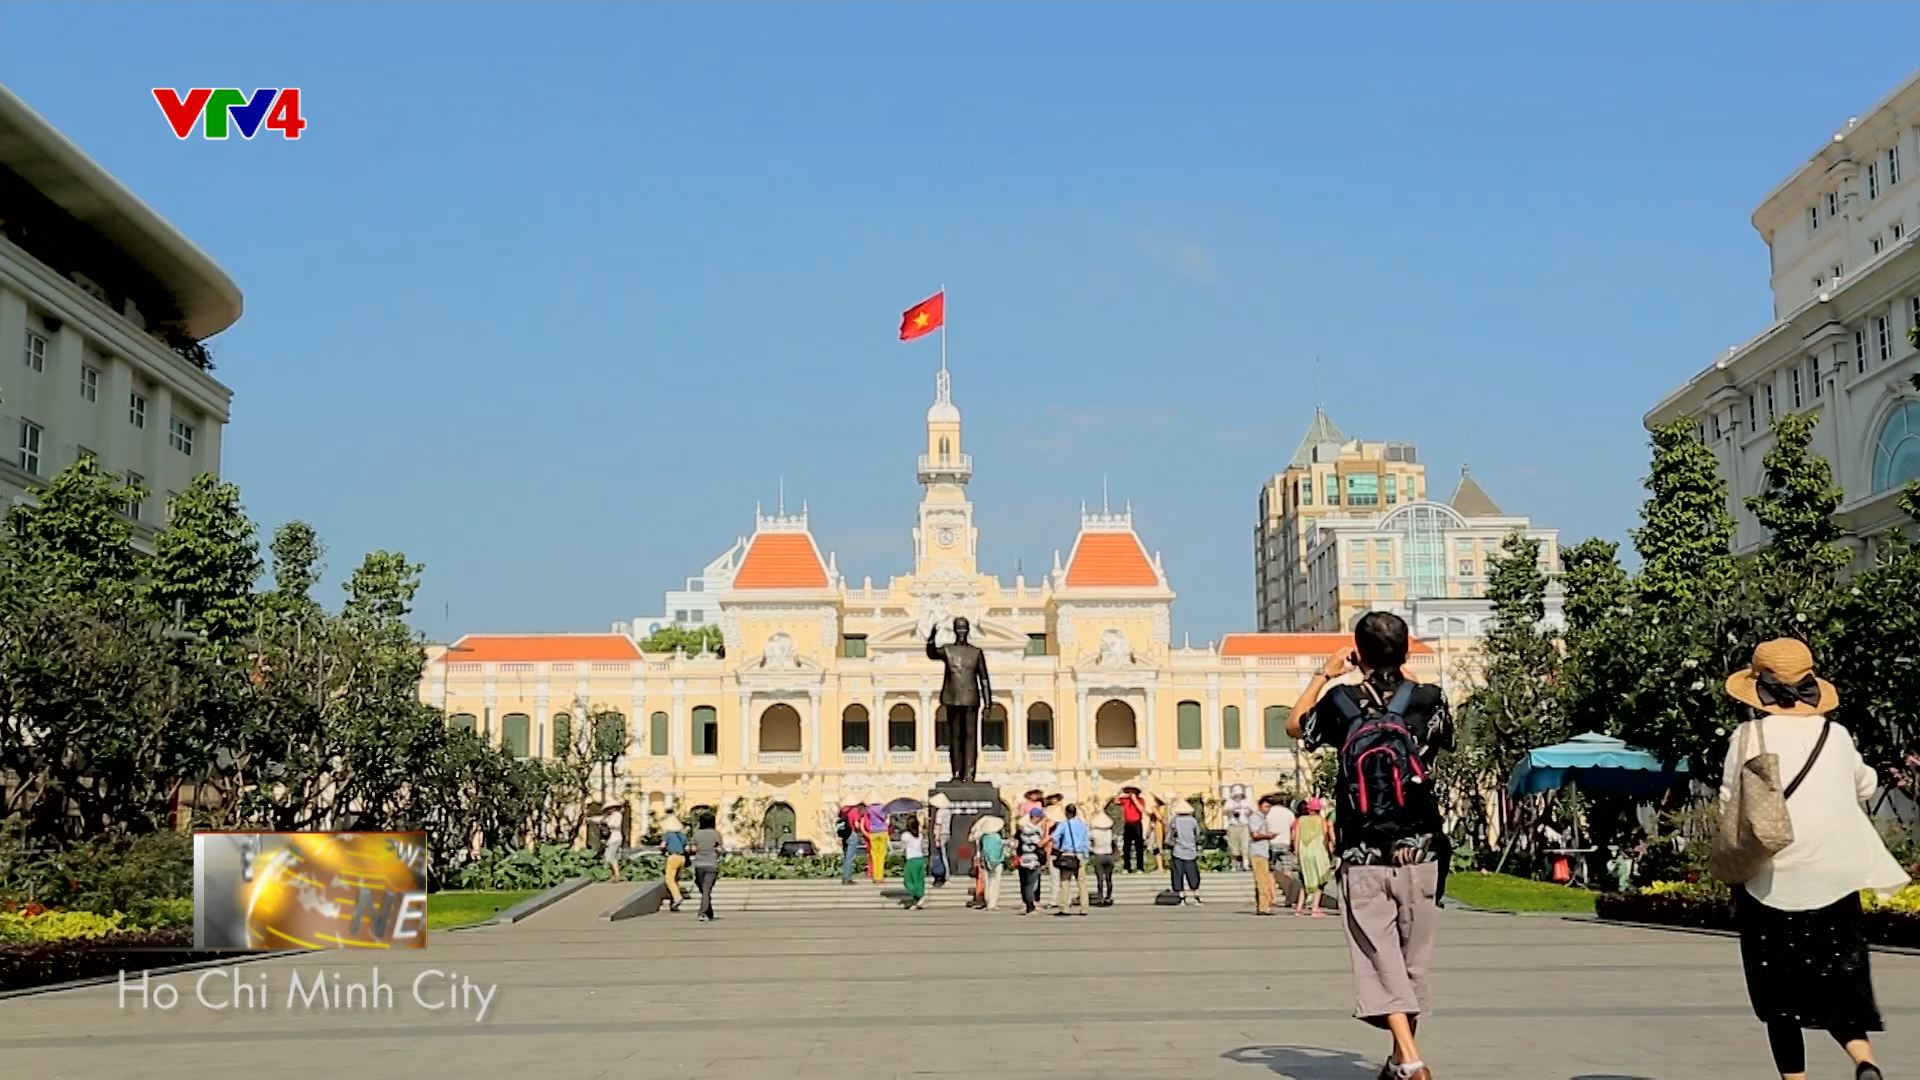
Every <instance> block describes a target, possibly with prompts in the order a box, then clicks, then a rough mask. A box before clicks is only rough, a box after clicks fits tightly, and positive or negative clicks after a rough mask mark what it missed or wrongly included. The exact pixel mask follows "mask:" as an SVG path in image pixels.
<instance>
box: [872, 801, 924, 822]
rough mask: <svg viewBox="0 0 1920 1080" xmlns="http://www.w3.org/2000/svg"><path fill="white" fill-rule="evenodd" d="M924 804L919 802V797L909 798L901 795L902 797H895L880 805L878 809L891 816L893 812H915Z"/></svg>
mask: <svg viewBox="0 0 1920 1080" xmlns="http://www.w3.org/2000/svg"><path fill="white" fill-rule="evenodd" d="M924 806H926V804H925V803H923V802H921V801H920V800H919V799H909V798H905V797H902V798H898V799H895V800H893V801H892V802H890V803H888V804H887V805H885V806H883V807H881V808H880V810H881V812H882V813H884V814H886V815H887V816H888V817H892V816H893V815H895V814H917V813H919V812H920V811H921V809H922V808H923V807H924Z"/></svg>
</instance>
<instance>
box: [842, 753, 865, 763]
mask: <svg viewBox="0 0 1920 1080" xmlns="http://www.w3.org/2000/svg"><path fill="white" fill-rule="evenodd" d="M840 760H841V761H842V762H845V763H846V764H848V765H865V764H866V763H867V752H866V751H865V750H842V751H840Z"/></svg>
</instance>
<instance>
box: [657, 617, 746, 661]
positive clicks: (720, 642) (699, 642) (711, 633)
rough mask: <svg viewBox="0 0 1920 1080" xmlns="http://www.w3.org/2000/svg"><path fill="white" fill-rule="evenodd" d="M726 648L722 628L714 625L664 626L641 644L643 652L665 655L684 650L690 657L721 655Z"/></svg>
mask: <svg viewBox="0 0 1920 1080" xmlns="http://www.w3.org/2000/svg"><path fill="white" fill-rule="evenodd" d="M725 647H726V638H725V637H724V636H723V635H722V634H721V633H720V628H719V627H718V626H715V625H714V624H712V623H706V624H704V625H701V626H663V627H661V628H660V629H658V630H655V631H654V632H653V634H652V635H651V636H649V637H648V638H647V639H646V640H645V641H642V642H641V643H640V650H641V651H642V652H650V653H663V652H672V651H673V650H675V649H684V650H686V653H687V655H688V656H696V655H698V654H700V653H702V652H707V653H713V654H714V655H719V654H720V653H721V651H722V650H723V649H724V648H725Z"/></svg>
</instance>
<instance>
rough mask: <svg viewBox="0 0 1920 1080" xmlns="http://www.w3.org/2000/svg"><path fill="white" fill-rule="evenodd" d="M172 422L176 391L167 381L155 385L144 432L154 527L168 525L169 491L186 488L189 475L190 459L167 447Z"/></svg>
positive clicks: (148, 406)
mask: <svg viewBox="0 0 1920 1080" xmlns="http://www.w3.org/2000/svg"><path fill="white" fill-rule="evenodd" d="M61 389H62V390H66V389H69V388H68V387H62V388H61ZM172 421H173V389H172V388H171V387H169V386H168V385H167V384H166V383H164V382H155V383H154V384H153V400H151V401H149V402H147V430H146V431H145V432H144V434H145V435H146V437H147V446H148V447H149V448H150V449H149V450H148V451H147V462H148V464H149V465H151V466H152V471H151V472H149V473H148V475H147V486H148V487H150V488H152V489H153V503H152V506H153V521H152V524H153V525H155V526H160V525H165V524H166V521H167V492H168V491H178V490H180V489H181V488H183V487H185V486H186V482H185V480H183V479H182V477H183V476H185V475H186V473H187V468H188V462H187V458H186V456H185V455H183V454H181V453H180V452H179V451H178V450H175V449H173V448H172V447H170V446H168V445H167V426H168V425H169V424H170V423H172Z"/></svg>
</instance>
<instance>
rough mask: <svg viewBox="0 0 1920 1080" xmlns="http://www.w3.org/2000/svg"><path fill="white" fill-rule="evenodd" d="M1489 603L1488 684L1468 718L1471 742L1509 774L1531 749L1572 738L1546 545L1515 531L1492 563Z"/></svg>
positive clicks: (1471, 703)
mask: <svg viewBox="0 0 1920 1080" xmlns="http://www.w3.org/2000/svg"><path fill="white" fill-rule="evenodd" d="M1487 597H1488V599H1489V600H1491V601H1492V607H1493V621H1492V624H1491V627H1490V628H1489V629H1488V631H1487V634H1486V638H1485V640H1484V641H1483V642H1482V643H1481V650H1480V654H1481V671H1482V681H1481V685H1480V686H1478V687H1477V688H1475V689H1474V690H1473V692H1472V693H1470V694H1469V695H1468V696H1467V700H1466V702H1465V706H1464V709H1463V712H1464V714H1465V715H1464V719H1465V720H1466V722H1467V727H1468V729H1469V732H1470V735H1469V738H1470V740H1471V741H1472V742H1474V743H1476V744H1478V745H1479V746H1481V747H1482V748H1483V749H1485V750H1486V751H1487V753H1488V754H1489V755H1491V757H1492V761H1493V765H1494V767H1495V768H1496V769H1497V770H1505V769H1509V768H1511V767H1512V766H1513V764H1514V763H1515V762H1517V761H1518V760H1519V759H1520V757H1521V755H1523V754H1525V753H1526V752H1527V751H1528V750H1530V749H1532V748H1534V747H1536V746H1544V745H1547V744H1549V743H1553V742H1557V741H1559V739H1560V738H1561V737H1563V735H1564V723H1563V721H1562V718H1561V714H1560V709H1559V707H1558V702H1557V701H1556V700H1555V698H1554V693H1553V687H1554V682H1555V679H1556V677H1557V675H1558V672H1559V667H1560V646H1559V635H1557V634H1556V633H1555V632H1553V631H1551V630H1548V629H1545V628H1543V626H1542V622H1543V621H1544V620H1545V618H1546V613H1547V604H1546V601H1547V575H1546V572H1545V571H1544V570H1542V569H1541V567H1540V542H1539V541H1538V540H1532V539H1529V538H1528V537H1526V536H1525V535H1523V534H1521V533H1519V532H1514V533H1512V534H1510V535H1508V536H1507V538H1506V539H1505V540H1503V541H1502V542H1501V544H1500V551H1499V553H1498V554H1496V555H1494V556H1493V557H1492V558H1491V559H1490V560H1489V566H1488V572H1487Z"/></svg>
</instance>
